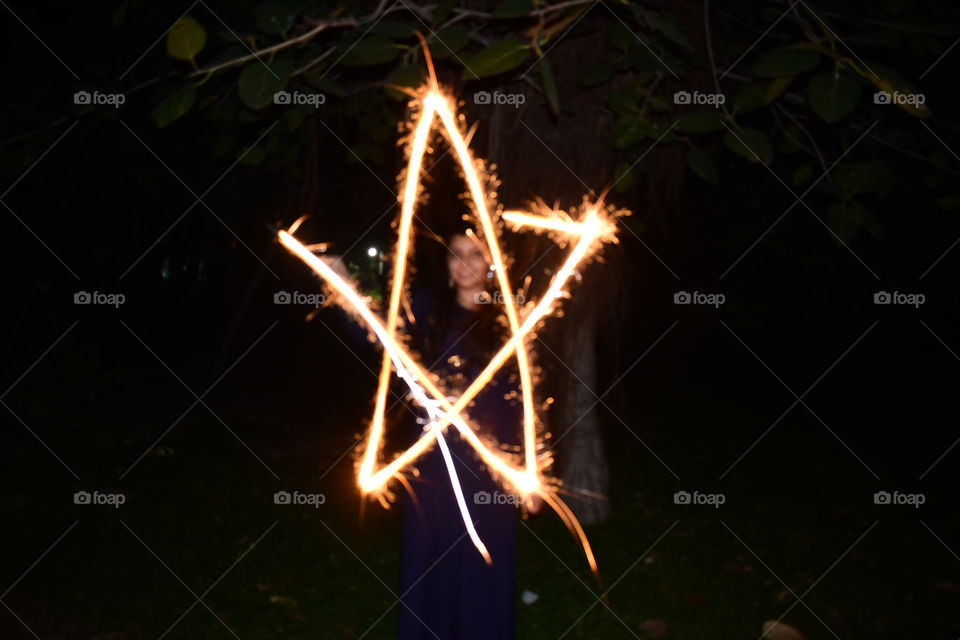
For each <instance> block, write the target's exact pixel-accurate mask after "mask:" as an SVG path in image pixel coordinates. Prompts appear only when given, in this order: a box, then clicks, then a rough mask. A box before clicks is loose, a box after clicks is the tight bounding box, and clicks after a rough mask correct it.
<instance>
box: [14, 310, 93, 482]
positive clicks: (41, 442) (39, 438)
mask: <svg viewBox="0 0 960 640" xmlns="http://www.w3.org/2000/svg"><path fill="white" fill-rule="evenodd" d="M78 322H80V321H79V320H74V321H73V324H71V325H70V326H69V327H67V330H66V331H64V332H63V333H62V334H60V337H59V338H57V339H56V340H54V342H53V344H51V345H50V346H49V347H47V349H46V350H45V351H44V352H43V353H41V354H40V357H38V358H37V359H36V360H34V361H33V364H31V365H30V366H29V367H27V368H26V370H24V372H23V373H21V374H20V377H18V378H17V379H16V380H14V381H13V384H11V385H10V386H9V387H7V390H6V391H4V392H3V395H0V404H2V405H3V406H4V408H5V409H6V410H7V411H9V412H10V414H11V415H12V416H13V417H14V418H16V419H17V422H19V423H20V424H21V425H23V428H24V429H26V430H27V431H29V432H30V434H31V435H32V436H33V437H34V438H36V439H37V442H39V443H40V444H42V445H43V447H44V448H45V449H46V450H47V451H49V452H50V455H52V456H53V457H54V458H56V459H57V462H59V463H60V464H62V465H63V467H64V468H65V469H66V470H67V471H69V472H70V475H72V476H73V477H74V478H76V479H77V480H79V479H80V476H78V475H77V474H76V472H75V471H74V470H73V469H71V468H70V466H69V465H68V464H67V463H66V462H64V461H63V459H62V458H61V457H60V456H58V455H57V454H56V452H55V451H54V450H53V449H51V448H50V445H48V444H47V443H46V442H44V440H43V438H41V437H40V436H39V435H37V433H36V432H35V431H34V430H33V429H31V428H30V427H29V425H27V423H26V422H24V421H23V419H22V418H21V417H20V416H19V415H17V413H16V412H15V411H14V410H13V409H11V408H10V405H8V404H7V403H6V401H5V399H6V397H7V395H8V394H9V393H10V392H11V391H13V388H14V387H15V386H17V385H18V384H20V381H21V380H23V379H24V378H25V377H26V376H27V374H28V373H30V372H31V371H33V369H34V367H36V366H37V365H38V364H40V361H41V360H43V359H44V358H45V357H46V356H47V354H48V353H50V352H51V351H53V348H54V347H56V346H57V345H58V344H60V342H61V341H62V340H63V339H64V338H66V337H67V334H68V333H70V331H72V330H73V328H74V327H75V326H77V323H78Z"/></svg>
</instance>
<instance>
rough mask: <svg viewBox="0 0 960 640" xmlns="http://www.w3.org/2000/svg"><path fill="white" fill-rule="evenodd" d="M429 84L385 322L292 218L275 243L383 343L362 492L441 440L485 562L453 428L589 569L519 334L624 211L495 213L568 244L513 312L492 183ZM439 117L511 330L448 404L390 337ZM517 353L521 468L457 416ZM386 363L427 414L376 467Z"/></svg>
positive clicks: (413, 139) (608, 238)
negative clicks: (554, 516) (547, 277)
mask: <svg viewBox="0 0 960 640" xmlns="http://www.w3.org/2000/svg"><path fill="white" fill-rule="evenodd" d="M431 78H432V82H431V84H430V85H428V86H426V87H423V88H421V89H420V91H419V93H417V94H416V97H415V99H414V101H413V102H412V103H411V105H412V107H413V108H414V113H415V118H414V119H415V124H414V126H413V127H412V132H411V134H410V137H409V139H408V144H407V147H406V148H407V153H408V166H407V168H406V173H405V176H404V177H403V179H402V195H401V217H400V221H399V224H398V243H397V250H396V256H395V259H394V271H393V287H392V291H391V297H390V303H389V308H388V311H387V317H386V322H385V324H384V323H382V322H381V321H380V320H379V319H377V318H376V316H375V315H374V314H373V313H372V311H371V310H370V308H369V306H368V302H367V301H366V300H365V299H363V298H362V297H361V296H360V295H359V294H358V293H357V291H356V290H355V289H354V288H353V287H352V286H351V285H350V283H348V282H346V281H345V280H344V279H343V278H341V277H340V276H339V275H338V274H337V273H336V272H335V271H334V270H333V269H332V268H331V267H330V266H329V265H328V264H326V263H325V262H324V261H323V260H321V259H319V258H318V257H317V256H315V255H314V254H313V253H312V252H311V251H310V250H309V249H308V248H306V247H305V246H304V245H302V244H301V243H300V242H299V241H298V240H296V239H295V238H294V237H293V236H292V235H291V233H292V232H294V231H295V230H296V228H297V227H298V226H299V222H297V223H294V225H293V226H292V227H291V228H290V230H289V231H281V232H279V238H280V242H281V243H282V244H283V245H284V246H286V247H287V248H288V249H289V250H290V251H292V252H293V253H294V254H296V255H297V256H298V257H300V258H301V259H302V260H303V261H304V262H306V263H307V264H308V265H309V266H310V267H311V268H312V269H313V270H314V271H316V272H317V274H319V275H320V276H321V277H322V278H323V279H324V280H325V281H326V282H327V284H328V285H329V286H330V287H331V288H332V289H333V290H334V292H335V293H336V294H338V295H336V296H335V299H336V300H338V302H340V304H342V305H343V306H345V307H346V308H348V309H351V310H353V311H354V312H355V313H357V314H358V315H359V316H360V317H361V318H362V320H363V321H364V322H365V323H366V324H367V325H368V327H369V328H370V329H371V330H372V331H373V332H374V333H375V334H376V336H377V338H378V339H379V341H380V342H381V343H382V345H383V347H384V353H383V361H382V366H381V371H380V376H379V386H378V389H377V399H376V407H375V410H374V417H373V420H372V423H371V426H370V430H369V437H368V439H367V447H366V449H365V451H364V454H363V457H362V460H361V463H360V469H359V474H358V481H359V485H360V488H361V489H362V491H363V492H364V493H367V494H370V493H375V494H376V495H377V497H379V498H381V500H382V491H383V489H384V487H385V485H386V483H387V482H388V481H389V480H391V479H392V478H394V477H396V476H397V475H398V474H399V473H400V471H401V470H403V469H404V468H405V467H406V466H407V465H409V464H411V463H412V462H414V461H415V460H416V459H417V458H418V457H419V456H420V455H421V454H423V453H424V452H425V451H426V450H427V449H428V448H429V447H430V446H432V445H433V444H436V445H437V446H439V448H440V450H441V453H442V455H443V458H444V461H445V463H446V465H447V471H448V473H449V475H450V479H451V485H452V488H453V491H454V494H455V497H456V499H457V503H458V506H459V508H460V511H461V515H462V517H463V521H464V525H465V526H466V528H467V531H468V532H469V533H470V536H471V539H472V541H473V543H474V546H475V547H476V548H477V549H478V550H479V551H480V553H481V555H483V556H484V558H485V560H486V561H487V562H491V558H490V556H489V554H488V553H487V551H486V548H485V546H484V545H483V542H482V541H481V540H480V538H479V535H478V534H477V533H476V530H475V528H474V526H473V523H472V520H471V518H470V516H469V511H468V509H467V506H466V502H465V500H464V499H463V495H462V492H461V490H460V486H459V482H457V480H456V471H455V468H454V465H453V463H452V460H451V457H450V453H449V449H448V447H447V445H446V442H445V438H444V436H443V430H444V429H445V427H446V426H448V425H449V424H453V425H454V426H455V427H456V428H457V429H458V431H459V432H460V434H461V435H462V436H463V437H464V438H465V439H466V440H467V442H468V443H469V444H470V446H472V447H473V448H474V449H475V450H476V451H477V452H478V453H479V454H480V456H481V458H483V460H484V462H486V463H487V465H488V466H489V467H490V468H491V470H492V471H493V472H494V473H495V474H498V476H499V478H500V479H501V481H502V482H503V483H504V484H505V485H507V486H511V487H513V488H515V489H516V490H517V491H518V492H519V493H520V494H522V495H523V496H529V495H531V494H534V493H536V494H538V495H540V496H541V497H543V498H544V500H545V501H546V502H547V503H548V504H550V505H551V507H553V508H554V509H555V510H556V511H557V512H558V513H559V514H560V515H561V518H562V519H563V520H564V522H565V523H566V524H567V526H568V527H570V529H571V531H573V532H574V533H575V535H576V536H577V537H578V538H579V539H580V541H581V544H582V545H583V547H584V551H585V552H586V555H587V558H588V561H589V562H590V564H591V568H592V569H594V571H595V570H596V565H595V561H594V559H593V555H592V552H591V551H590V548H589V544H588V543H587V541H586V536H585V534H584V533H583V530H582V528H581V527H580V525H579V523H578V522H577V521H576V519H575V518H574V517H573V514H572V513H571V512H570V511H569V509H568V508H567V507H566V505H564V504H563V503H562V501H560V499H559V498H558V497H556V495H555V493H554V492H553V491H551V490H550V489H549V488H548V487H547V486H546V485H545V484H544V483H543V482H542V481H541V478H540V471H541V467H543V466H545V465H546V464H548V463H549V459H548V458H543V459H538V455H537V445H538V442H537V416H536V414H535V408H534V402H533V393H532V386H533V384H532V376H531V373H530V367H529V362H528V358H529V356H528V353H527V346H526V344H525V337H526V336H527V335H528V334H530V332H532V331H533V330H534V329H535V328H536V327H537V325H538V323H539V322H540V321H541V320H542V319H543V318H544V317H546V316H547V315H548V314H549V313H550V312H551V311H552V310H553V308H554V306H555V304H556V302H557V300H558V299H559V298H560V297H562V296H565V295H567V294H566V291H565V286H566V283H567V281H568V280H569V278H570V277H572V276H573V274H574V271H575V269H576V267H577V266H578V265H580V264H581V263H582V262H583V261H584V260H587V259H589V258H590V257H591V256H592V255H593V254H594V253H595V252H596V251H598V250H599V249H600V248H601V247H602V245H603V244H604V243H606V242H612V241H615V240H616V226H615V223H614V218H615V217H616V216H618V215H624V214H626V213H627V212H626V211H623V210H620V211H618V210H616V209H614V208H612V207H609V206H604V205H603V202H602V199H601V201H600V202H597V203H593V204H590V203H588V202H587V201H586V200H584V203H583V205H582V206H581V207H580V215H579V217H578V219H577V220H574V219H573V218H572V217H571V216H569V215H567V214H565V213H564V212H560V211H555V210H553V209H550V208H548V207H546V206H537V207H535V209H536V212H535V214H532V213H528V212H519V211H512V212H506V213H503V214H502V216H501V217H502V219H503V220H504V221H506V222H507V223H508V224H510V225H512V226H513V227H515V228H516V229H524V228H530V229H533V230H534V231H535V232H539V233H550V234H551V235H553V236H554V237H555V238H556V239H557V241H558V242H561V243H567V242H572V243H574V246H573V249H572V250H571V251H570V253H569V255H568V256H567V259H566V261H565V262H564V264H563V266H562V267H561V268H560V269H559V271H558V272H557V273H556V275H555V277H554V278H553V280H552V281H551V283H550V285H549V287H548V288H547V291H546V292H545V293H544V295H543V297H542V298H541V300H540V301H539V302H538V303H537V304H532V303H531V304H529V305H527V307H526V308H525V309H524V310H523V318H522V321H521V316H520V311H519V310H518V308H517V305H516V304H515V300H514V296H513V288H512V286H511V284H510V281H509V279H508V276H507V269H506V262H505V260H504V257H503V254H502V250H501V248H500V245H499V243H498V241H497V238H498V236H499V229H498V228H497V226H496V225H495V223H494V220H493V218H492V217H491V211H496V209H495V206H496V205H495V202H494V195H493V193H491V192H492V190H493V189H492V187H491V186H490V185H492V184H494V181H493V180H492V176H490V175H488V174H487V173H485V172H484V170H483V168H482V165H481V164H480V163H478V162H477V161H475V159H474V158H473V156H472V155H471V153H470V151H469V149H468V147H467V142H466V136H465V134H464V132H463V131H461V125H462V122H463V120H462V118H460V119H458V118H457V116H456V115H455V109H454V107H453V103H452V99H451V98H450V97H448V96H446V95H445V94H443V93H442V92H441V91H440V88H439V86H438V85H437V83H436V79H435V77H433V75H432V68H431ZM435 119H438V120H439V128H440V129H441V131H442V132H443V133H444V135H445V137H446V139H447V140H448V142H449V144H450V146H451V147H452V148H453V150H454V152H455V154H456V158H457V161H458V163H459V165H460V167H461V170H462V172H463V176H464V179H465V181H466V184H467V187H468V192H469V195H470V197H471V200H472V204H473V208H474V212H475V214H476V217H477V219H478V220H479V222H480V227H479V229H478V231H479V232H480V233H482V235H483V238H484V240H485V241H486V243H487V248H488V251H489V255H490V259H491V263H492V265H491V266H492V268H493V271H494V273H495V274H496V277H497V281H498V285H499V288H500V290H501V292H502V294H503V296H504V309H505V312H506V316H507V320H508V323H509V326H510V331H511V334H512V335H511V338H510V339H509V340H508V341H507V342H506V344H504V345H503V347H502V348H501V349H500V351H498V352H497V353H496V354H495V355H494V356H493V358H492V359H491V361H490V363H489V364H488V365H487V366H486V367H485V369H484V370H483V372H482V373H481V374H480V375H479V376H478V377H477V379H476V380H474V382H473V383H472V384H471V385H470V386H469V387H468V388H467V389H466V391H465V392H464V393H463V394H462V395H461V396H460V397H459V398H457V399H456V400H455V401H454V402H453V403H452V404H451V401H450V400H448V398H447V396H446V394H445V393H444V392H443V391H441V390H440V389H439V388H438V386H437V384H436V383H435V381H434V380H433V379H432V378H431V376H430V375H429V374H428V373H427V372H426V371H425V370H424V369H423V368H422V367H421V365H420V364H418V363H417V362H416V361H415V360H414V358H413V357H411V356H410V354H409V353H407V351H406V350H405V349H404V347H403V346H402V345H401V344H400V341H399V340H398V339H397V329H398V325H399V311H400V304H401V299H402V297H403V296H404V295H405V281H406V269H407V262H408V260H407V258H408V255H409V252H410V238H411V230H412V223H413V218H414V212H415V207H416V204H417V201H418V199H419V197H420V179H421V168H422V164H423V157H424V155H425V153H426V152H427V147H428V143H429V136H430V133H431V132H432V130H433V127H434V126H435V124H434V120H435ZM512 356H515V357H516V358H517V364H518V371H519V375H520V390H521V395H522V398H523V454H522V455H523V464H522V466H520V467H515V466H514V464H513V463H512V461H511V460H509V457H508V455H507V454H506V453H504V452H498V451H495V450H494V448H493V446H492V445H491V444H490V443H484V442H483V441H482V440H481V439H480V438H479V437H478V436H477V434H476V432H475V430H474V429H473V428H472V427H471V426H470V425H469V424H468V422H467V419H465V416H464V415H462V412H463V411H464V410H465V408H466V407H467V405H468V403H469V402H470V401H471V400H472V399H473V398H474V397H475V396H476V394H477V393H479V391H480V390H481V389H483V388H484V387H485V386H486V385H487V384H488V383H489V382H490V380H491V379H492V377H493V375H494V374H495V373H496V372H497V370H499V368H500V367H502V366H503V364H504V363H505V362H506V360H507V359H509V358H510V357H512ZM392 369H395V370H396V372H397V375H398V376H399V377H400V378H401V379H403V380H404V381H405V382H406V383H407V386H408V387H409V388H410V391H411V393H412V395H413V397H414V398H415V400H416V401H417V403H418V404H419V405H420V406H421V407H423V408H424V409H425V410H426V412H427V414H428V424H427V427H425V429H424V433H423V434H422V435H421V437H420V438H419V439H418V440H417V442H416V443H415V444H414V445H413V446H411V447H410V448H409V449H407V450H406V451H404V452H403V453H402V454H400V455H399V456H398V457H397V458H395V459H394V460H393V461H392V462H390V463H389V464H386V465H384V466H382V467H381V468H380V469H376V468H375V467H376V465H377V463H378V459H379V456H380V453H381V448H382V443H383V429H384V409H385V403H386V396H387V390H388V388H389V382H390V379H391V377H392V371H391V370H392Z"/></svg>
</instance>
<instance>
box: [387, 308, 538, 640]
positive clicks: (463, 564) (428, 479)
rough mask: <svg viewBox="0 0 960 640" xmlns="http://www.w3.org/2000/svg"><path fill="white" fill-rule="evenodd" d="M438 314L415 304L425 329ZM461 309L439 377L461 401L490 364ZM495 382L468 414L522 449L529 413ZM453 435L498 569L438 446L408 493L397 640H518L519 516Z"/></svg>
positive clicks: (452, 432) (462, 477)
mask: <svg viewBox="0 0 960 640" xmlns="http://www.w3.org/2000/svg"><path fill="white" fill-rule="evenodd" d="M431 306H432V305H431V304H430V299H429V297H424V296H420V297H419V298H418V297H415V298H414V304H413V313H414V317H415V319H416V320H417V324H418V325H419V326H420V327H425V326H426V324H425V322H426V318H427V317H428V315H429V312H430V307H431ZM454 309H455V310H454V312H453V317H452V318H451V322H450V328H449V330H448V331H447V334H446V335H445V336H444V338H443V340H442V344H440V345H439V351H438V353H440V354H445V355H444V357H443V361H442V362H440V363H438V364H437V365H436V366H434V367H432V370H433V371H434V372H436V373H438V374H439V375H440V377H441V379H442V380H446V381H450V382H453V384H451V385H448V392H449V393H451V394H453V395H456V394H458V393H459V392H460V390H461V389H462V387H461V386H460V385H458V384H457V381H461V380H462V382H463V383H465V384H469V383H470V382H472V381H473V380H474V379H475V378H476V375H477V374H478V373H479V372H480V371H481V369H482V368H483V366H484V365H485V364H486V362H468V361H466V359H465V358H463V356H462V353H461V351H462V348H463V341H461V342H459V343H458V340H460V338H461V337H462V336H463V335H464V333H465V332H466V331H467V330H468V329H469V328H470V326H471V325H472V324H473V323H474V322H475V319H476V314H475V313H474V312H472V311H469V310H467V309H464V308H463V307H461V306H459V305H454ZM418 346H419V345H418ZM448 350H449V351H448ZM424 364H425V365H426V366H428V367H429V366H430V365H433V364H434V363H432V362H426V363H424ZM501 371H503V370H501ZM461 374H462V375H461ZM495 380H496V382H497V384H495V385H493V386H489V385H488V387H487V388H486V389H484V390H483V391H482V392H481V393H480V394H478V395H477V397H476V400H475V402H474V404H473V405H472V406H471V407H470V408H469V409H468V413H469V415H470V418H471V420H472V421H473V422H475V423H477V425H478V428H479V429H481V430H482V431H485V432H487V433H489V434H491V435H494V436H495V437H496V438H497V440H498V442H500V443H505V444H508V445H515V444H518V443H519V438H520V429H521V420H522V406H521V405H520V404H519V403H518V402H516V401H514V400H508V399H506V398H505V397H504V396H505V394H507V393H508V392H510V391H511V390H515V389H516V388H517V387H516V386H515V385H514V384H513V383H510V382H508V381H507V380H506V374H504V373H501V374H500V375H498V376H497V378H495ZM422 428H423V426H422V425H419V424H417V425H415V428H414V429H413V432H414V433H413V434H412V435H413V436H414V437H419V436H420V434H421V433H422ZM444 436H445V438H446V442H447V445H448V446H449V448H450V452H451V454H452V458H453V461H454V466H455V468H456V471H457V476H458V479H459V481H460V485H461V487H462V488H463V496H464V500H465V501H466V503H467V507H468V509H469V511H470V516H471V518H472V519H473V522H474V524H475V526H476V529H477V533H478V534H479V536H480V539H481V540H482V541H483V543H484V544H485V545H486V547H487V551H488V552H489V553H490V556H491V558H492V560H493V564H492V565H487V564H486V562H485V561H484V559H483V557H482V556H481V555H480V552H479V551H478V550H477V549H476V547H474V545H473V541H472V540H471V539H470V536H469V534H468V533H467V530H466V527H465V525H464V523H463V518H462V516H461V514H460V510H459V507H458V505H457V502H456V498H455V495H454V492H453V487H452V486H451V483H450V478H449V476H448V473H447V467H446V464H445V462H444V460H443V455H442V452H441V450H440V447H439V445H436V444H435V445H434V446H433V448H432V449H430V451H429V452H427V453H426V454H424V455H423V456H422V457H420V458H419V459H418V460H417V462H416V463H415V466H416V467H417V469H419V471H420V474H419V477H410V478H409V480H410V483H411V485H412V488H413V491H414V493H415V495H416V500H415V501H414V500H413V499H411V497H410V496H409V495H408V494H406V492H405V496H404V499H403V548H402V559H401V575H400V591H399V596H400V603H399V623H398V638H400V640H415V639H420V638H423V639H427V638H430V639H433V638H440V639H441V640H467V639H473V638H477V639H480V638H483V639H484V640H491V639H495V640H512V638H513V637H514V609H515V602H516V597H517V595H516V555H517V553H516V526H517V518H518V514H519V510H518V508H517V506H515V505H514V504H512V503H511V502H510V501H504V500H503V498H504V496H505V495H506V494H505V493H504V490H503V488H502V487H501V486H500V485H498V484H497V483H496V482H494V480H493V478H492V477H491V475H490V474H489V472H488V471H487V469H486V466H485V465H484V463H483V461H482V460H481V459H480V458H479V456H478V455H477V454H476V452H475V451H474V449H473V448H472V447H471V446H470V445H469V444H468V443H467V442H466V441H465V440H463V439H462V438H461V437H460V435H459V432H458V431H457V430H456V428H455V427H452V426H451V427H449V428H448V429H447V430H446V431H445V432H444ZM484 492H485V493H484ZM478 496H479V497H478ZM485 496H489V500H487V499H486V498H485ZM498 498H499V500H498Z"/></svg>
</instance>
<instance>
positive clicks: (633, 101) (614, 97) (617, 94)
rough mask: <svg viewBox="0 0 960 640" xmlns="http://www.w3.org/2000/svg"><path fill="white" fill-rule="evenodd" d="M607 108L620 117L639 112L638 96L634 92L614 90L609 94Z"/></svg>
mask: <svg viewBox="0 0 960 640" xmlns="http://www.w3.org/2000/svg"><path fill="white" fill-rule="evenodd" d="M605 99H606V103H607V106H608V107H610V110H611V111H613V112H614V113H615V114H617V115H618V116H626V115H630V114H633V113H636V112H637V96H636V95H635V94H634V93H633V92H632V91H624V90H623V89H613V90H611V91H608V92H607V95H606V98H605Z"/></svg>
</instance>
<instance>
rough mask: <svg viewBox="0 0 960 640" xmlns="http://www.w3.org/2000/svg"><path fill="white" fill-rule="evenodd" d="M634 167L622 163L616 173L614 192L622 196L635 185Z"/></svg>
mask: <svg viewBox="0 0 960 640" xmlns="http://www.w3.org/2000/svg"><path fill="white" fill-rule="evenodd" d="M631 169H633V167H632V166H631V165H630V164H629V163H627V162H621V163H620V164H619V165H618V166H617V170H616V171H615V172H614V177H615V180H614V182H613V190H614V191H615V192H616V193H618V194H620V193H623V192H624V191H626V190H627V189H629V188H630V185H631V184H633V171H631Z"/></svg>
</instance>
